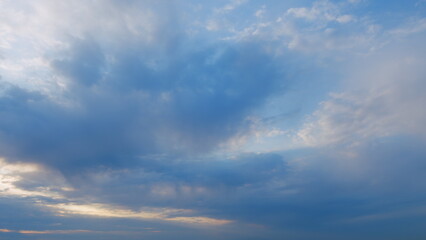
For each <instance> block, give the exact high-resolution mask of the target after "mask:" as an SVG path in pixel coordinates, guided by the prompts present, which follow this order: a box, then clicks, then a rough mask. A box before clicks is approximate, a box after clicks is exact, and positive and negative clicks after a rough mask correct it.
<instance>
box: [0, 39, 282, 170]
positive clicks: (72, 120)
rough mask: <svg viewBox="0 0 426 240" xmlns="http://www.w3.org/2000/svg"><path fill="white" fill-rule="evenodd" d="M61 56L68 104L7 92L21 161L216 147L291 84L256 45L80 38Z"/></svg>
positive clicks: (11, 140) (90, 161)
mask: <svg viewBox="0 0 426 240" xmlns="http://www.w3.org/2000/svg"><path fill="white" fill-rule="evenodd" d="M61 54H62V57H61V58H58V59H55V60H53V61H52V67H53V69H54V70H55V71H56V73H57V74H58V77H60V76H63V77H64V78H65V79H66V80H67V90H65V92H64V94H63V95H62V96H60V97H61V98H63V99H65V101H67V102H68V105H65V104H62V105H61V104H59V103H57V102H54V101H52V100H51V98H49V97H47V96H44V95H42V94H40V93H37V92H30V91H27V90H24V89H21V88H18V87H11V88H10V89H8V90H6V91H5V94H3V96H2V97H1V100H0V106H1V115H2V121H1V126H0V130H1V132H2V137H1V139H0V141H1V142H2V146H4V147H3V148H4V150H3V151H4V152H8V155H6V156H7V157H10V158H11V159H12V160H13V159H26V160H31V161H37V162H41V163H44V164H48V165H50V166H54V167H58V168H60V169H61V170H63V171H64V172H67V171H68V172H72V171H78V170H79V169H80V168H82V167H83V168H84V167H94V166H101V165H104V166H111V165H114V166H120V165H123V164H124V165H125V164H129V163H130V162H132V161H137V160H136V159H137V157H138V156H141V155H146V154H158V153H171V152H173V151H176V150H177V151H179V152H181V153H185V152H187V153H188V152H205V151H209V150H211V149H214V148H215V146H216V145H217V144H218V143H219V142H221V141H224V140H226V139H227V138H229V137H231V136H233V135H234V134H236V133H237V132H239V131H241V130H242V129H244V127H245V126H244V119H245V117H246V116H247V114H248V113H249V112H250V111H251V110H253V109H254V108H256V107H258V106H260V105H261V104H262V103H263V102H264V101H265V99H267V97H269V96H270V95H271V94H273V93H276V92H277V90H278V89H281V87H282V86H283V81H282V80H284V82H285V79H281V77H282V70H281V69H280V68H279V66H278V64H277V63H276V60H275V59H274V58H273V57H271V56H270V55H268V54H266V53H264V52H263V51H262V49H261V48H260V47H259V46H257V45H254V44H251V45H250V44H238V45H233V44H222V45H218V46H209V47H205V48H202V49H200V50H197V51H195V52H194V51H189V52H185V51H184V52H182V51H179V52H176V53H169V52H166V55H163V56H161V55H160V56H159V55H158V54H161V51H160V52H158V51H154V53H152V52H151V53H149V51H146V49H145V48H142V47H141V48H140V50H137V51H136V50H135V51H133V52H128V50H127V49H126V46H123V48H122V51H121V49H119V50H118V51H117V52H114V51H113V52H110V51H107V50H104V49H103V48H101V47H100V45H99V43H97V42H95V40H93V39H92V38H88V39H71V40H70V47H69V48H68V49H66V50H64V51H62V52H61ZM144 54H145V55H144ZM163 54H164V53H163ZM106 56H109V57H108V58H109V59H110V60H108V61H107V57H106ZM6 145H8V146H6ZM10 146H12V149H13V151H10V150H8V149H5V148H9V147H10Z"/></svg>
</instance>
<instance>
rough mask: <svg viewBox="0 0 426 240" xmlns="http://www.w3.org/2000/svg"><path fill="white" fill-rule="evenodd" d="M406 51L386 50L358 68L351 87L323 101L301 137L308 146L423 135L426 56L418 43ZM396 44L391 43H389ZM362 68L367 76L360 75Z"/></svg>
mask: <svg viewBox="0 0 426 240" xmlns="http://www.w3.org/2000/svg"><path fill="white" fill-rule="evenodd" d="M411 44H412V47H409V48H408V49H406V51H405V52H404V53H401V52H396V51H395V52H393V53H391V52H392V50H385V52H386V54H378V55H376V57H372V59H371V61H372V62H371V63H369V66H364V65H363V67H362V68H363V70H361V71H358V73H357V74H356V78H358V79H354V81H355V82H354V84H352V89H351V90H348V91H346V92H342V93H336V94H332V95H331V98H330V99H329V100H327V101H324V102H323V103H321V106H320V109H319V110H317V111H316V112H315V113H314V115H313V121H310V122H308V123H306V125H305V127H304V129H302V130H301V131H300V132H299V136H300V137H301V138H302V140H303V141H305V142H306V143H307V144H309V145H327V144H337V143H342V144H344V143H349V144H351V143H352V144H356V143H359V142H362V141H364V140H366V139H371V138H379V137H386V136H394V135H406V134H408V135H420V136H425V134H426V133H425V132H424V128H423V122H424V121H425V117H426V112H425V111H423V110H422V107H421V105H422V103H423V102H424V101H425V99H424V96H423V94H422V93H421V92H419V90H418V89H422V88H423V87H424V81H423V78H424V76H425V72H424V69H423V68H422V67H421V63H422V62H423V61H424V58H425V55H424V52H423V51H419V50H418V48H417V47H419V46H418V45H417V43H411ZM389 48H392V46H389ZM361 72H363V74H360V73H361Z"/></svg>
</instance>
